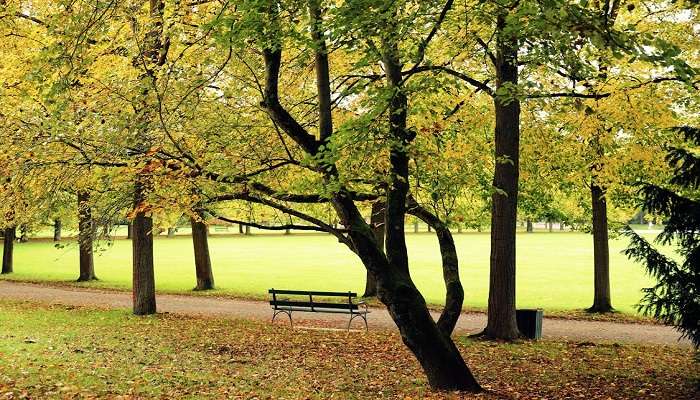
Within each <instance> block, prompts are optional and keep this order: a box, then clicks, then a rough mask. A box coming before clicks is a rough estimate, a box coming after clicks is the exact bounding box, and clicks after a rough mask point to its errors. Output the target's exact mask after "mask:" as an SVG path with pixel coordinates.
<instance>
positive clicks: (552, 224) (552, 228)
mask: <svg viewBox="0 0 700 400" xmlns="http://www.w3.org/2000/svg"><path fill="white" fill-rule="evenodd" d="M547 227H548V228H549V231H550V232H552V231H554V223H553V222H552V221H549V222H547Z"/></svg>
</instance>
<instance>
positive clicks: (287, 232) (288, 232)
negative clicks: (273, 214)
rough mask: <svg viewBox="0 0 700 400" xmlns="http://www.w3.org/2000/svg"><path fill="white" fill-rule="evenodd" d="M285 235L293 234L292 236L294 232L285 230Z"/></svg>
mask: <svg viewBox="0 0 700 400" xmlns="http://www.w3.org/2000/svg"><path fill="white" fill-rule="evenodd" d="M284 234H285V235H291V234H292V230H291V229H285V230H284Z"/></svg>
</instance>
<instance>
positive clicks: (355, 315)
mask: <svg viewBox="0 0 700 400" xmlns="http://www.w3.org/2000/svg"><path fill="white" fill-rule="evenodd" d="M355 318H362V319H363V320H364V321H365V330H366V331H369V326H367V316H366V315H364V314H354V313H351V314H350V321H348V331H350V324H352V320H353V319H355Z"/></svg>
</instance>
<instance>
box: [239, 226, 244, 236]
mask: <svg viewBox="0 0 700 400" xmlns="http://www.w3.org/2000/svg"><path fill="white" fill-rule="evenodd" d="M238 233H239V234H241V235H242V234H243V233H244V232H243V224H238Z"/></svg>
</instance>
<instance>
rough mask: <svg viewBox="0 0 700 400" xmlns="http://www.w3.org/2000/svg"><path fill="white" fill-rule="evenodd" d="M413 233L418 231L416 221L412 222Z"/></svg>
mask: <svg viewBox="0 0 700 400" xmlns="http://www.w3.org/2000/svg"><path fill="white" fill-rule="evenodd" d="M413 233H418V221H416V222H414V223H413Z"/></svg>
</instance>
